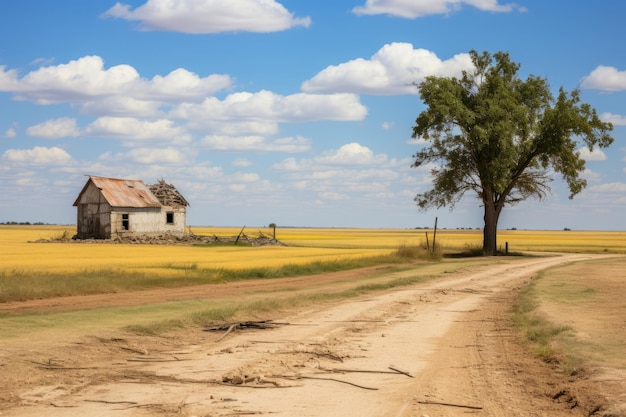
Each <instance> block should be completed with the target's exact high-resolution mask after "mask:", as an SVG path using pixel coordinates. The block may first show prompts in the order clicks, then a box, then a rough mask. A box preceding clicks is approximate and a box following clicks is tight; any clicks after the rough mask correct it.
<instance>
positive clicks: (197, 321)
mask: <svg viewBox="0 0 626 417" xmlns="http://www.w3.org/2000/svg"><path fill="white" fill-rule="evenodd" d="M387 272H389V271H387ZM434 278H437V275H430V274H422V273H420V272H418V271H416V273H415V275H412V276H409V277H402V278H397V279H391V280H389V281H387V280H383V281H381V282H372V283H369V284H364V285H356V286H354V287H352V288H348V289H343V290H338V291H332V290H331V289H329V290H326V291H318V292H309V293H307V292H301V293H299V294H295V295H294V294H292V293H291V292H290V291H286V292H284V291H281V292H280V293H274V294H273V296H272V297H267V296H266V295H267V294H266V295H265V296H264V297H263V298H259V299H251V300H249V301H245V302H239V303H236V304H235V303H230V304H227V305H221V306H218V307H212V308H210V309H206V310H202V311H198V312H194V313H193V314H190V315H188V316H185V317H181V318H178V319H168V320H157V321H152V322H150V323H144V324H141V325H131V326H126V327H125V330H127V331H130V332H132V333H136V334H141V335H159V334H162V333H166V332H168V331H170V330H173V329H175V328H177V327H184V323H190V324H193V325H198V326H203V325H206V324H208V323H215V322H227V321H235V320H237V319H242V320H243V319H244V318H245V319H246V320H247V319H250V317H258V316H259V315H263V316H264V317H265V316H267V315H272V314H276V313H281V312H285V311H286V310H289V309H292V308H299V307H306V306H310V305H319V304H323V303H328V302H332V301H340V300H345V299H349V298H353V297H358V296H360V295H364V294H368V293H372V292H377V291H384V290H388V289H392V288H398V287H404V286H408V285H412V284H416V283H421V282H426V281H428V280H431V279H434ZM370 279H374V280H376V277H374V278H370Z"/></svg>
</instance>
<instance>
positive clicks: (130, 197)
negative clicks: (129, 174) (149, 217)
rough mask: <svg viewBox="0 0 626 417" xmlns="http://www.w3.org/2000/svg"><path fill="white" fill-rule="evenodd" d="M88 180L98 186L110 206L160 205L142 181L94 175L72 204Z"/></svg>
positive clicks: (77, 200)
mask: <svg viewBox="0 0 626 417" xmlns="http://www.w3.org/2000/svg"><path fill="white" fill-rule="evenodd" d="M90 182H91V183H93V184H94V185H95V186H96V187H98V189H99V190H100V191H101V192H102V196H103V197H104V198H105V199H106V201H107V202H108V203H109V205H110V206H111V207H161V203H160V202H159V200H157V198H156V197H155V196H154V194H152V192H151V191H150V189H149V188H148V187H147V186H146V184H144V182H143V181H140V180H125V179H119V178H105V177H95V176H90V177H89V181H87V183H86V184H85V186H84V187H83V189H82V191H81V192H80V194H79V196H78V198H77V199H76V202H74V205H77V204H78V202H79V200H80V196H81V195H82V194H83V192H84V191H85V190H86V189H87V187H88V186H89V183H90Z"/></svg>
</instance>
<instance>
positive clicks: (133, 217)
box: [74, 176, 189, 239]
mask: <svg viewBox="0 0 626 417" xmlns="http://www.w3.org/2000/svg"><path fill="white" fill-rule="evenodd" d="M188 205H189V203H187V200H185V198H184V197H183V196H182V195H181V194H180V193H179V192H178V190H177V189H176V188H175V187H174V186H173V185H171V184H167V183H166V182H165V181H164V180H161V181H159V182H158V183H156V184H154V185H146V184H144V182H143V181H140V180H125V179H118V178H105V177H96V176H90V177H89V179H88V180H87V183H86V184H85V186H84V187H83V189H82V191H81V192H80V194H79V195H78V198H77V199H76V201H75V202H74V206H76V208H77V222H76V224H77V233H76V238H77V239H111V238H115V237H124V236H140V235H159V234H172V235H183V234H185V228H186V215H187V206H188Z"/></svg>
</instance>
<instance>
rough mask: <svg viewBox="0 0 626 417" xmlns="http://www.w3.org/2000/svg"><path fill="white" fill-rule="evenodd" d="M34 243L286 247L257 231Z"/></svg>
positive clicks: (64, 237) (52, 239)
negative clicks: (234, 234) (226, 234)
mask: <svg viewBox="0 0 626 417" xmlns="http://www.w3.org/2000/svg"><path fill="white" fill-rule="evenodd" d="M33 242H35V243H70V242H76V243H109V244H110V243H125V244H139V245H210V244H232V245H236V244H242V245H250V246H269V245H280V246H286V245H285V244H284V243H283V242H281V241H279V240H276V239H274V238H273V237H271V236H268V235H266V234H265V233H263V232H261V231H260V230H259V231H258V234H257V235H256V236H252V235H247V234H245V233H243V232H241V233H240V234H239V235H238V236H216V235H213V236H205V235H196V234H194V233H193V232H191V231H189V232H188V233H185V234H184V235H170V234H166V233H164V234H158V235H135V236H117V237H114V238H112V239H74V238H72V239H69V238H68V237H67V235H66V234H64V235H63V236H59V237H53V238H49V239H38V240H35V241H33Z"/></svg>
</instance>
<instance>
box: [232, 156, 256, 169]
mask: <svg viewBox="0 0 626 417" xmlns="http://www.w3.org/2000/svg"><path fill="white" fill-rule="evenodd" d="M232 165H233V166H234V167H240V168H246V167H249V166H252V161H250V160H248V159H245V158H238V159H235V160H234V161H233V162H232Z"/></svg>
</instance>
